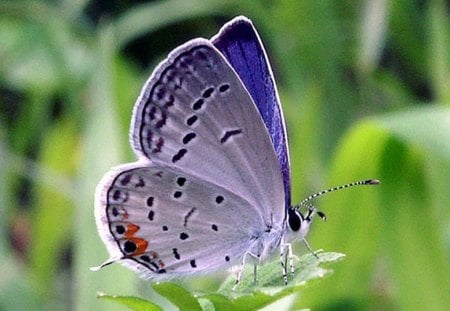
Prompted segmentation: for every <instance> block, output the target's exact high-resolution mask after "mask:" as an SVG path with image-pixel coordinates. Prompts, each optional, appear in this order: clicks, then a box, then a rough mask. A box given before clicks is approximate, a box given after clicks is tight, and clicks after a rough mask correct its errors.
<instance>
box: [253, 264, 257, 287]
mask: <svg viewBox="0 0 450 311" xmlns="http://www.w3.org/2000/svg"><path fill="white" fill-rule="evenodd" d="M257 268H258V265H257V264H256V263H255V264H253V285H256V282H257V281H258V275H257V274H256V272H257V271H256V270H257Z"/></svg>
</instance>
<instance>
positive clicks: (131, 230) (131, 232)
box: [125, 224, 139, 238]
mask: <svg viewBox="0 0 450 311" xmlns="http://www.w3.org/2000/svg"><path fill="white" fill-rule="evenodd" d="M138 230H139V226H137V225H135V224H128V225H127V231H126V232H125V237H126V238H132V237H133V236H134V234H135V233H136V232H137V231H138Z"/></svg>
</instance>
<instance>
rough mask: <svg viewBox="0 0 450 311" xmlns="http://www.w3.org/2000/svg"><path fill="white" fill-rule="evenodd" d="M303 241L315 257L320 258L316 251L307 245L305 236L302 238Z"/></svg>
mask: <svg viewBox="0 0 450 311" xmlns="http://www.w3.org/2000/svg"><path fill="white" fill-rule="evenodd" d="M303 243H305V246H306V248H307V249H308V250H309V251H310V252H311V254H313V255H314V257H316V258H317V259H320V258H319V256H317V254H316V252H315V251H313V250H312V248H311V246H309V244H308V242H307V241H306V239H305V238H303Z"/></svg>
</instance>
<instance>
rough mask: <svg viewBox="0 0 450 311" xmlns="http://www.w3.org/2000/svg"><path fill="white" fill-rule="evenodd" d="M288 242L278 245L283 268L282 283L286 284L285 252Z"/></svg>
mask: <svg viewBox="0 0 450 311" xmlns="http://www.w3.org/2000/svg"><path fill="white" fill-rule="evenodd" d="M288 245H289V246H290V244H289V243H287V244H284V243H282V244H281V246H280V262H281V268H282V269H283V280H284V284H287V282H288V279H287V269H286V266H287V254H285V251H286V248H289V246H288Z"/></svg>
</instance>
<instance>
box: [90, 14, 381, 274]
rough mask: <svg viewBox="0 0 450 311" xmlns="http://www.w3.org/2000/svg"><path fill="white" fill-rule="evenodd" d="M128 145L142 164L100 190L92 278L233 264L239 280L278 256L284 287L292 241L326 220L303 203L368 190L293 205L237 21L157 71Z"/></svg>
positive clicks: (275, 100)
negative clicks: (122, 270) (104, 270)
mask: <svg viewBox="0 0 450 311" xmlns="http://www.w3.org/2000/svg"><path fill="white" fill-rule="evenodd" d="M130 141H131V146H132V148H133V150H134V152H135V153H136V156H137V158H138V160H137V161H136V162H134V163H128V164H123V165H120V166H117V167H115V168H113V169H111V171H110V172H108V173H107V174H106V175H105V176H104V177H103V179H102V180H101V182H100V183H99V185H98V187H97V189H96V198H95V200H96V202H95V203H96V205H95V218H96V224H97V227H98V231H99V235H100V237H101V239H102V240H103V242H104V243H105V245H106V247H107V250H108V252H109V254H110V259H109V260H107V261H106V262H105V263H104V264H102V265H101V266H100V267H103V266H106V265H108V264H110V263H113V262H120V263H121V264H123V265H125V266H126V267H128V268H130V269H131V270H133V271H136V272H137V273H139V274H140V275H141V276H142V277H143V278H147V279H154V280H162V279H168V278H172V277H183V276H189V275H192V274H195V273H208V272H212V271H216V270H220V269H224V268H227V267H230V266H233V265H236V264H240V267H241V269H240V270H239V273H238V277H237V281H239V279H240V278H241V276H242V271H243V267H244V265H245V263H246V262H247V261H249V260H250V261H253V262H255V263H259V262H262V261H264V260H265V259H267V258H268V257H269V256H270V255H272V254H273V253H274V252H276V251H277V250H278V251H279V253H280V257H281V259H282V260H281V267H282V272H283V278H284V280H285V282H287V267H286V266H287V257H288V256H289V257H290V258H292V256H291V255H290V254H291V247H290V244H289V242H290V241H291V240H292V239H295V238H296V239H303V240H304V237H305V235H306V234H307V232H308V230H309V226H310V223H311V221H312V218H313V215H314V214H316V213H317V214H318V215H319V216H321V217H322V218H324V217H325V215H324V214H323V213H321V212H318V211H317V210H316V209H315V208H314V207H313V206H312V205H306V202H307V201H309V200H311V199H313V198H315V197H316V196H318V195H321V194H323V193H326V192H329V191H330V190H336V189H340V188H343V187H348V186H353V185H359V184H374V183H376V181H374V180H368V181H361V182H355V183H352V184H348V185H345V186H341V187H337V188H333V189H329V190H325V191H323V192H320V193H318V194H315V195H312V196H310V197H308V198H306V199H305V200H304V201H302V203H301V204H300V205H297V206H291V183H290V164H289V151H288V145H287V134H286V126H285V122H284V118H283V114H282V109H281V105H280V100H279V96H278V93H277V89H276V86H275V80H274V77H273V74H272V69H271V67H270V64H269V61H268V57H267V55H266V52H265V50H264V47H263V45H262V42H261V40H260V37H259V35H258V33H257V32H256V30H255V28H254V26H253V24H252V22H251V21H250V20H249V19H247V18H246V17H242V16H239V17H236V18H234V19H233V20H231V21H230V22H228V23H227V24H225V25H224V26H223V27H222V29H221V30H220V31H219V33H218V34H217V35H216V36H214V37H213V38H212V39H210V40H207V39H202V38H197V39H193V40H191V41H188V42H187V43H185V44H183V45H181V46H179V47H177V48H176V49H174V50H173V51H172V52H171V53H170V54H169V55H168V57H167V58H166V59H165V60H163V61H162V62H161V63H160V64H159V65H158V66H157V68H156V69H155V70H154V72H153V73H152V75H151V76H150V78H149V79H148V80H147V82H146V83H145V85H144V87H143V89H142V91H141V94H140V96H139V98H138V99H137V102H136V104H135V106H134V110H133V116H132V121H131V129H130ZM302 207H303V208H304V211H301V208H302ZM304 241H305V243H306V240H304ZM308 247H309V246H308ZM100 267H97V269H98V268H100ZM291 270H293V268H292V264H291Z"/></svg>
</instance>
